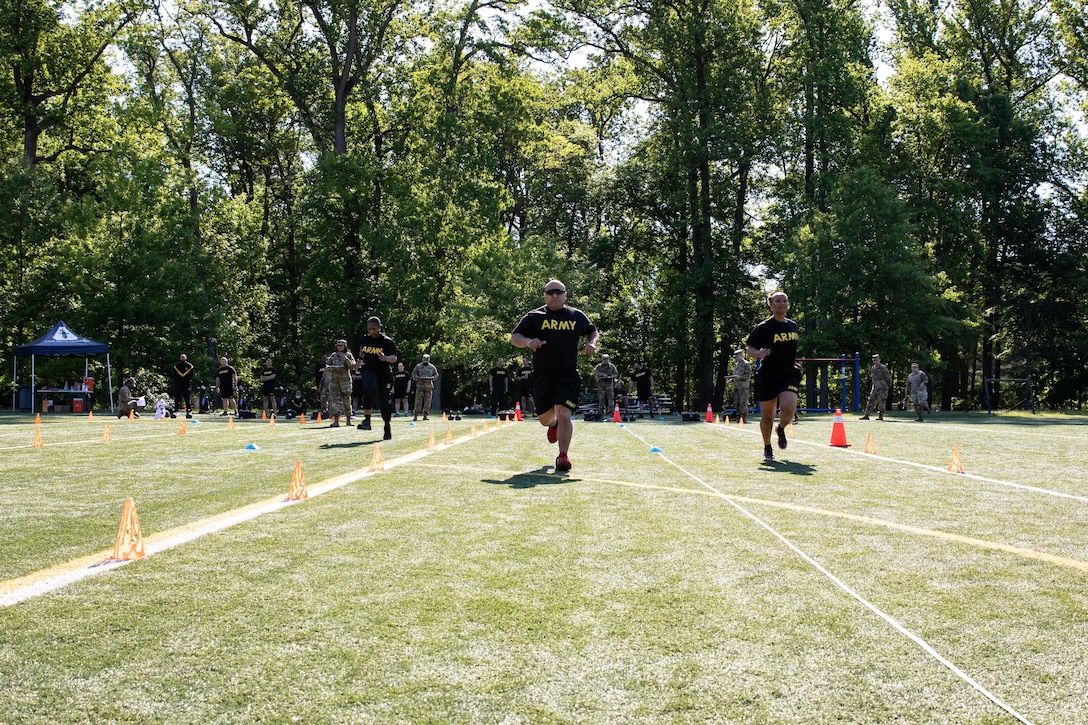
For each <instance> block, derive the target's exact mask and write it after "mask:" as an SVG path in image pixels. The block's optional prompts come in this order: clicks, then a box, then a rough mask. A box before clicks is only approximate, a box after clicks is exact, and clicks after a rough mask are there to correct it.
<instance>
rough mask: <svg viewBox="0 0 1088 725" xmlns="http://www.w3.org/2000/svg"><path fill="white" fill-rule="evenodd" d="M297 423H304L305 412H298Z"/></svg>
mask: <svg viewBox="0 0 1088 725" xmlns="http://www.w3.org/2000/svg"><path fill="white" fill-rule="evenodd" d="M298 424H299V425H306V414H305V413H300V414H299V416H298Z"/></svg>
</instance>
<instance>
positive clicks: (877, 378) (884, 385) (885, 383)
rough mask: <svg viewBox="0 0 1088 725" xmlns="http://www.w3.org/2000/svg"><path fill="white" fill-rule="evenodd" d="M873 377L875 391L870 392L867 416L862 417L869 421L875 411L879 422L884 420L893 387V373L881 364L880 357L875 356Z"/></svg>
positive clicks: (866, 406) (866, 408) (866, 405)
mask: <svg viewBox="0 0 1088 725" xmlns="http://www.w3.org/2000/svg"><path fill="white" fill-rule="evenodd" d="M923 374H924V373H923ZM872 375H873V389H872V390H870V391H869V402H867V403H866V404H865V415H863V416H861V420H869V413H872V412H873V411H876V419H877V420H884V410H885V408H887V405H888V391H889V390H891V387H892V371H891V370H889V369H888V366H887V365H885V364H884V363H882V362H880V356H879V355H873V369H872Z"/></svg>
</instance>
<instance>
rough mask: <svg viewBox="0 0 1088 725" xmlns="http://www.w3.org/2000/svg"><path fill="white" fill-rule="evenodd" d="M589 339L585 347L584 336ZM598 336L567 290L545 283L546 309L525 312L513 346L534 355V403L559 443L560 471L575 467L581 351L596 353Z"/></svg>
mask: <svg viewBox="0 0 1088 725" xmlns="http://www.w3.org/2000/svg"><path fill="white" fill-rule="evenodd" d="M583 337H585V338H587V340H586V343H585V345H582V344H581V340H582V338H583ZM597 339H598V332H597V328H596V326H594V324H593V323H592V322H590V321H589V317H587V316H586V314H585V313H584V312H582V311H581V310H579V309H576V308H574V307H571V306H569V305H568V304H567V287H566V285H564V284H563V283H562V282H560V281H559V280H557V279H553V280H549V281H548V283H547V284H545V285H544V305H543V306H542V307H538V308H536V309H533V310H529V311H528V312H527V313H525V316H524V317H522V318H521V321H520V322H518V324H517V326H516V327H515V328H514V331H513V332H512V333H510V344H511V345H513V346H514V347H517V348H521V349H526V348H528V349H529V350H532V352H533V400H534V401H535V402H536V410H537V420H538V421H540V424H541V425H543V426H545V427H546V428H547V430H548V442H549V443H558V444H559V456H558V457H557V458H556V459H555V470H557V471H569V470H570V468H571V462H570V456H569V455H568V451H569V450H570V442H571V438H572V437H573V434H574V421H573V415H574V411H575V410H577V408H578V392H579V391H580V390H581V387H582V381H581V379H580V378H579V377H578V353H579V351H581V353H582V354H583V355H593V354H595V353H596V352H597Z"/></svg>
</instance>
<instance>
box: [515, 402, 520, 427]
mask: <svg viewBox="0 0 1088 725" xmlns="http://www.w3.org/2000/svg"><path fill="white" fill-rule="evenodd" d="M514 420H516V421H517V422H518V423H520V422H521V403H520V402H518V403H514Z"/></svg>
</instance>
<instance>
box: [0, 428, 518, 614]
mask: <svg viewBox="0 0 1088 725" xmlns="http://www.w3.org/2000/svg"><path fill="white" fill-rule="evenodd" d="M497 430H500V428H498V427H496V428H489V429H488V430H486V431H480V432H479V433H477V436H476V437H479V436H481V435H486V434H488V433H492V432H494V431H497ZM472 439H473V436H472V435H471V434H470V435H466V436H462V437H460V438H455V439H453V442H452V443H449V444H442V443H439V444H437V445H436V448H435V450H434V451H428V450H426V449H423V450H418V451H415V452H413V453H408V454H406V455H403V456H400V457H399V458H393V459H390V460H389V461H384V462H383V469H382V470H380V471H370V470H369V464H368V468H366V469H363V468H359V469H356V470H354V471H349V472H348V473H344V474H341V475H339V476H334V477H332V478H328V479H326V480H324V481H321V482H320V483H316V484H314V485H312V486H310V485H308V486H307V487H306V491H307V495H308V497H309V498H316V497H317V496H320V495H321V494H323V493H328V492H329V491H335V490H336V489H338V488H342V487H344V486H347V485H348V484H351V483H355V482H356V481H360V480H362V479H364V478H368V477H370V476H376V475H378V474H380V473H382V472H383V471H384V470H388V469H390V468H396V467H397V466H403V465H404V464H406V463H412V462H414V461H417V460H419V459H421V458H424V457H426V456H429V455H431V453H436V452H438V451H441V450H445V449H446V448H450V447H452V446H455V445H459V444H461V443H465V442H468V441H471V440H472ZM305 500H308V499H303V500H302V501H288V500H286V499H285V498H283V497H281V496H276V497H275V498H270V499H266V500H264V501H258V502H256V503H252V504H249V505H246V506H242V507H241V508H237V509H234V510H232V511H226V512H224V513H222V514H218V515H216V516H211V517H209V518H206V519H202V520H200V521H194V522H191V523H189V524H184V525H182V526H178V527H175V528H173V529H169V530H167V531H160V532H158V533H155V534H150V535H148V536H145V537H143V542H144V551H145V555H144V558H147V557H148V556H153V555H154V554H158V553H160V552H163V551H168V550H170V549H173V548H175V547H177V546H181V545H182V544H186V543H188V542H190V541H193V540H195V539H198V538H200V537H202V536H207V535H208V534H212V533H216V532H218V531H222V530H224V529H227V528H230V527H231V526H234V525H236V524H240V523H242V522H245V521H249V520H251V519H255V518H257V517H258V516H262V515H264V514H267V513H271V512H273V511H279V510H280V509H283V508H286V507H288V506H294V505H296V504H300V503H303V502H304V501H305ZM112 555H113V549H112V548H110V549H106V550H104V551H100V552H98V553H96V554H90V555H88V556H84V557H81V558H79V559H74V560H72V561H68V562H64V563H62V564H57V565H56V566H53V567H50V568H48V569H43V570H41V571H38V572H34V573H32V574H27V575H26V576H22V577H19V578H17V579H9V580H8V581H4V582H0V607H7V606H11V605H13V604H18V603H19V602H23V601H26V600H27V599H32V598H34V597H37V596H39V595H41V594H45V593H47V592H51V591H53V590H55V589H60V588H61V587H64V586H67V585H69V584H72V583H73V582H77V581H80V580H81V579H86V578H87V577H91V576H95V575H96V574H102V573H105V572H107V571H112V570H113V569H116V568H117V567H120V566H124V565H126V564H129V563H131V562H130V561H115V560H112V559H111V558H110V557H111V556H112ZM133 561H139V560H138V559H136V560H133Z"/></svg>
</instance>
